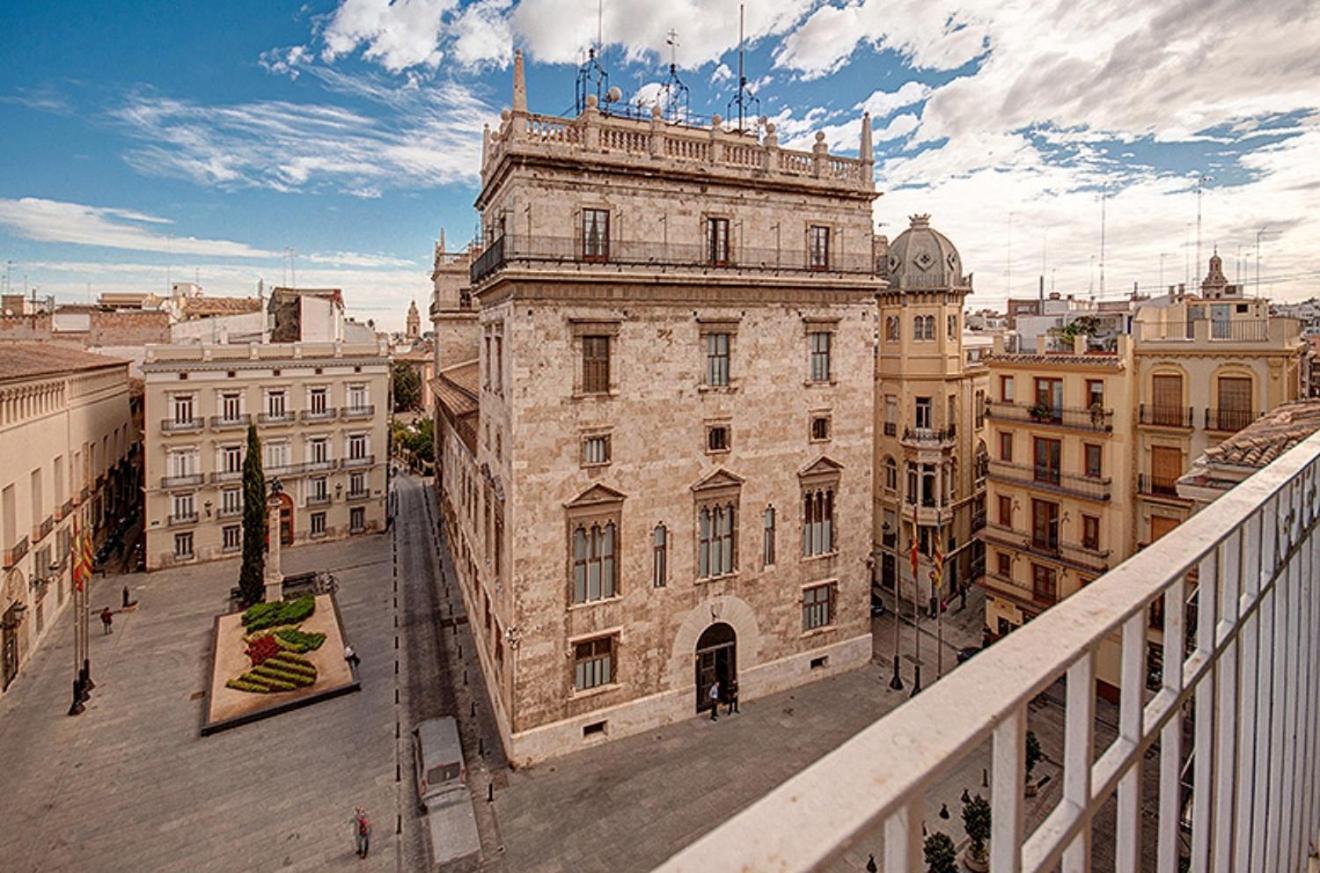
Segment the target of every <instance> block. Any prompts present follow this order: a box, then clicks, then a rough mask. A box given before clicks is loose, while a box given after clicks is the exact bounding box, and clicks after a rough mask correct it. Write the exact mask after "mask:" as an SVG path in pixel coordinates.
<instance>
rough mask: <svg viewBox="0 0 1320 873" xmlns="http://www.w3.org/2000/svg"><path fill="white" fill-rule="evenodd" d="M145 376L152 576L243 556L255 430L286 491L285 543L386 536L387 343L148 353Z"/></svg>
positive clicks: (198, 347) (269, 469) (269, 473)
mask: <svg viewBox="0 0 1320 873" xmlns="http://www.w3.org/2000/svg"><path fill="white" fill-rule="evenodd" d="M142 370H143V374H144V376H145V381H146V436H145V440H144V442H145V445H146V495H147V499H146V513H145V520H144V527H145V530H146V539H147V544H146V552H147V568H148V569H149V570H156V569H159V568H161V567H170V566H175V565H177V564H181V563H189V562H192V561H209V560H215V559H217V558H224V557H229V556H236V555H238V554H239V553H240V552H241V549H242V536H243V534H242V513H243V459H244V457H245V454H246V447H247V429H248V425H249V423H255V424H256V425H257V433H258V436H259V437H260V439H261V444H262V452H263V454H264V458H263V459H262V460H263V464H264V468H265V473H266V481H267V484H268V485H269V483H270V481H271V480H272V479H275V478H278V479H279V480H280V482H281V483H282V485H283V489H284V492H283V494H282V495H281V500H282V502H283V504H284V505H283V508H282V510H281V513H280V529H281V536H282V541H283V542H284V543H286V544H294V545H296V544H301V543H307V542H321V541H327V540H333V539H342V538H345V537H349V536H355V535H359V534H370V533H377V532H380V531H383V530H384V529H385V500H386V490H387V487H388V483H387V475H386V471H387V465H388V460H389V459H388V453H389V446H388V428H389V407H390V397H389V391H390V381H389V358H388V352H387V349H386V347H385V346H384V344H381V343H362V344H349V343H273V344H269V345H257V344H255V343H254V344H250V345H210V344H189V345H179V346H148V347H147V356H146V361H145V363H144V364H143V367H142Z"/></svg>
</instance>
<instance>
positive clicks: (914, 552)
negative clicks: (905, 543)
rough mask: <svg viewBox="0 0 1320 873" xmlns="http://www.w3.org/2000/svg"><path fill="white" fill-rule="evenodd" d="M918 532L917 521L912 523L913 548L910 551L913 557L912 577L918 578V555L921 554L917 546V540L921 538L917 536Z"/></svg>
mask: <svg viewBox="0 0 1320 873" xmlns="http://www.w3.org/2000/svg"><path fill="white" fill-rule="evenodd" d="M917 533H918V530H917V525H916V523H913V525H912V548H911V550H910V552H911V557H912V578H913V579H916V578H917V556H918V555H919V554H921V552H920V550H919V549H918V548H917V541H918V540H920V539H921V537H919V536H917Z"/></svg>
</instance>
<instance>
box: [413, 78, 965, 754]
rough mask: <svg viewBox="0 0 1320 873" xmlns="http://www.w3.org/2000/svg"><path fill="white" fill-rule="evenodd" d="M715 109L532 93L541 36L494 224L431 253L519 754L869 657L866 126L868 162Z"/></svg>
mask: <svg viewBox="0 0 1320 873" xmlns="http://www.w3.org/2000/svg"><path fill="white" fill-rule="evenodd" d="M712 121H713V124H712V126H711V127H694V126H688V125H680V124H674V123H670V122H668V121H665V120H662V118H661V117H660V115H659V113H658V112H656V113H655V114H653V115H652V117H649V118H640V119H639V118H628V117H618V116H611V115H609V114H606V113H604V112H603V111H602V109H601V107H600V106H599V105H598V104H597V103H596V101H595V99H594V97H588V98H587V99H586V101H585V108H584V110H583V111H582V112H581V113H580V114H579V115H578V116H577V117H574V118H558V117H550V116H544V115H537V114H533V113H531V112H529V111H528V106H527V95H526V89H525V85H524V78H523V69H522V61H521V57H519V58H518V59H517V60H516V61H515V66H514V92H513V107H512V109H511V110H507V111H505V112H504V113H503V117H502V121H501V123H500V126H499V129H498V130H497V131H487V133H486V135H485V142H484V148H483V162H482V172H481V190H480V194H479V196H478V198H477V201H476V207H477V209H478V211H479V212H480V215H481V226H482V235H483V240H482V242H483V245H482V247H481V249H480V250H479V251H475V252H472V253H470V255H469V257H470V258H471V265H470V269H469V271H468V273H467V275H466V276H464V277H458V276H456V275H454V273H455V271H454V270H452V269H450V265H451V263H455V262H458V261H459V260H460V259H458V258H452V259H451V258H448V257H444V258H441V257H437V264H436V267H437V269H436V273H435V276H434V277H433V278H434V279H435V282H436V291H437V299H436V301H435V303H434V304H433V306H432V316H433V318H434V319H435V320H436V323H437V330H436V336H437V365H438V370H439V376H438V378H437V380H436V394H437V398H438V400H439V402H438V403H437V425H438V426H437V429H436V430H437V443H438V446H437V457H438V460H439V462H440V474H439V477H438V489H439V495H438V496H439V503H440V507H441V515H442V518H443V522H442V523H443V526H444V531H445V534H446V535H447V539H448V543H449V548H450V551H451V554H452V555H453V558H454V563H455V566H456V568H457V572H458V577H459V582H460V586H461V588H462V590H463V593H464V597H465V599H466V603H467V607H468V612H469V615H470V616H471V621H472V628H473V633H474V635H475V637H476V639H477V640H478V642H479V648H480V649H481V658H482V665H483V670H484V672H485V675H486V678H487V684H488V686H489V688H490V693H491V696H492V699H493V703H494V709H495V712H496V716H497V720H498V722H499V726H500V731H501V733H502V737H503V740H504V743H505V746H506V749H507V751H508V753H509V757H510V760H511V761H513V762H514V763H515V764H525V763H528V762H531V761H535V760H539V759H544V758H546V757H549V756H553V755H556V754H560V753H563V752H567V751H571V750H574V749H578V748H581V747H583V746H584V745H588V744H592V743H596V742H600V741H603V740H605V739H607V738H614V737H620V736H625V735H628V734H633V733H637V732H639V731H642V730H646V729H649V728H653V727H656V726H658V725H661V724H665V723H669V722H673V721H677V720H680V719H684V718H688V717H691V716H692V715H694V714H695V713H698V712H700V711H702V710H704V709H706V708H707V707H708V705H709V692H710V689H711V687H712V685H714V684H715V683H717V682H718V683H719V684H720V686H721V688H722V689H725V690H727V689H728V687H729V685H730V683H732V682H734V681H736V682H737V684H738V689H739V695H740V697H741V698H743V699H747V698H754V697H758V696H761V695H765V694H768V693H771V692H774V691H777V690H780V689H783V688H787V687H791V686H793V685H796V684H800V683H803V682H807V681H810V680H811V679H813V678H816V677H820V676H825V675H829V674H832V673H835V672H838V671H842V670H847V669H849V668H852V667H855V666H858V665H861V664H864V663H866V662H867V661H868V660H869V659H870V658H871V623H870V614H869V591H870V587H871V578H872V574H873V558H872V555H873V548H872V515H873V506H872V499H873V479H872V476H873V473H872V457H873V452H874V439H873V436H874V427H875V406H874V404H875V382H874V373H875V338H876V335H877V331H878V325H877V301H876V296H877V294H878V293H879V292H880V291H881V290H882V288H883V287H884V282H883V279H882V278H880V276H879V275H878V271H877V269H876V252H875V245H876V240H875V239H874V237H873V233H872V227H871V223H872V218H871V204H872V201H873V200H874V198H875V197H876V191H875V185H874V181H873V170H872V163H871V158H870V154H871V143H870V122H869V118H865V117H864V118H863V119H862V121H861V125H860V130H861V135H860V136H861V140H860V141H861V150H860V154H861V157H860V158H847V157H839V156H835V155H831V154H829V153H828V149H827V146H826V144H825V142H824V137H823V135H820V134H818V135H817V137H816V144H815V146H814V147H813V148H812V149H811V151H793V150H789V149H785V148H781V147H780V146H779V144H778V141H777V138H776V135H775V129H774V126H773V125H772V124H765V125H764V126H763V131H764V132H763V134H760V135H757V134H753V133H750V132H747V131H738V130H730V129H728V128H727V127H726V126H725V125H724V124H723V123H722V122H721V120H720V119H719V118H718V117H716V118H714V119H712ZM461 260H463V261H466V260H467V258H463V259H461ZM954 296H957V295H956V294H955V295H954ZM959 299H960V298H959ZM951 311H953V310H951ZM468 313H472V314H474V315H475V316H476V317H475V318H471V316H468V317H467V318H464V316H467V314H468ZM469 318H470V319H471V320H468V319H469ZM465 323H466V324H470V325H471V326H472V329H473V331H474V333H475V335H471V336H464V335H463V334H462V333H461V326H462V325H463V324H465ZM455 328H458V330H456V329H455ZM942 332H943V325H941V334H942ZM454 344H457V345H458V347H459V348H460V349H470V350H471V351H470V352H469V353H468V354H467V355H461V356H456V355H455V354H454V348H453V346H454ZM474 354H475V359H474ZM455 357H463V358H466V360H455ZM442 362H443V363H442Z"/></svg>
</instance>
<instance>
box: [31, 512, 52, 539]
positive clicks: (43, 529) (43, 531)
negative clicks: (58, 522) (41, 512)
mask: <svg viewBox="0 0 1320 873" xmlns="http://www.w3.org/2000/svg"><path fill="white" fill-rule="evenodd" d="M54 529H55V517H54V516H52V515H48V516H46V517H45V518H44V519H42V522H41V524H39V525H37V526H36V527H34V528H33V529H32V542H34V543H39V542H41V541H42V540H44V539H45V538H46V536H47V535H48V534H49V533H50V532H51V531H53V530H54Z"/></svg>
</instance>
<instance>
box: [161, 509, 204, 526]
mask: <svg viewBox="0 0 1320 873" xmlns="http://www.w3.org/2000/svg"><path fill="white" fill-rule="evenodd" d="M196 523H197V512H196V511H195V510H194V511H193V512H185V513H182V514H180V515H171V516H170V517H169V522H168V524H169V526H170V527H178V526H179V525H183V524H196Z"/></svg>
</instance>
